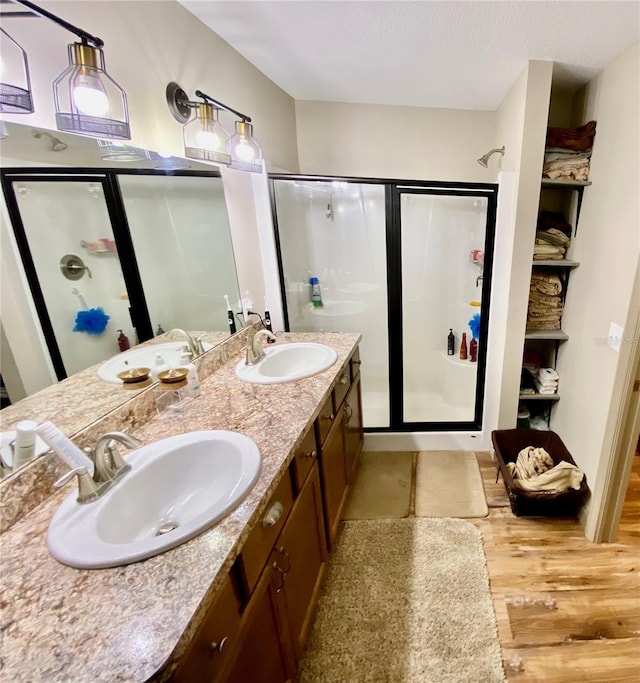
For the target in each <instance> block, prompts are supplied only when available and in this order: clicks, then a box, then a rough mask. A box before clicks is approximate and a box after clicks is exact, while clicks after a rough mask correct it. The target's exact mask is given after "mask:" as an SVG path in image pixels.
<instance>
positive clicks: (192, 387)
mask: <svg viewBox="0 0 640 683" xmlns="http://www.w3.org/2000/svg"><path fill="white" fill-rule="evenodd" d="M178 367H179V368H186V369H187V370H188V371H189V374H188V375H187V390H188V392H187V393H188V394H189V396H197V395H198V394H199V393H200V378H199V377H198V369H197V368H196V366H195V365H194V364H193V363H192V362H191V354H190V353H189V352H188V351H184V352H183V353H181V354H180V365H179V366H178Z"/></svg>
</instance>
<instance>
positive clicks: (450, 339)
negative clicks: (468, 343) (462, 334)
mask: <svg viewBox="0 0 640 683" xmlns="http://www.w3.org/2000/svg"><path fill="white" fill-rule="evenodd" d="M455 348H456V338H455V336H454V334H453V327H450V328H449V334H448V335H447V356H453V354H454V353H455Z"/></svg>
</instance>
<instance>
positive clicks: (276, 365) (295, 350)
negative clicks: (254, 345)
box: [236, 342, 338, 384]
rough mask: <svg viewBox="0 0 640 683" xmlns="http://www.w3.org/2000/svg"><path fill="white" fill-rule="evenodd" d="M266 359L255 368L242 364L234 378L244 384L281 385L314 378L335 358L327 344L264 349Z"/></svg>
mask: <svg viewBox="0 0 640 683" xmlns="http://www.w3.org/2000/svg"><path fill="white" fill-rule="evenodd" d="M265 353H266V358H263V359H262V360H261V361H259V362H258V363H256V364H255V365H246V364H245V362H244V360H241V361H240V362H239V363H238V365H236V375H237V376H238V377H239V378H240V379H241V380H243V381H245V382H253V383H255V384H280V383H282V382H293V381H295V380H298V379H304V378H305V377H311V376H312V375H317V374H318V373H319V372H322V371H323V370H326V369H327V368H330V367H331V366H332V365H333V364H334V363H335V362H336V358H337V357H338V354H337V353H336V352H335V351H334V350H333V349H332V348H331V347H330V346H327V345H326V344H314V343H312V342H295V343H291V344H282V345H281V346H273V347H271V348H266V349H265Z"/></svg>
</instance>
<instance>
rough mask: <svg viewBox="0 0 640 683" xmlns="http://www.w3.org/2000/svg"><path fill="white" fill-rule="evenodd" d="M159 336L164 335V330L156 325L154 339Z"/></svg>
mask: <svg viewBox="0 0 640 683" xmlns="http://www.w3.org/2000/svg"><path fill="white" fill-rule="evenodd" d="M160 334H164V328H163V327H162V325H160V324H159V323H158V329H157V330H156V337H157V336H158V335H160Z"/></svg>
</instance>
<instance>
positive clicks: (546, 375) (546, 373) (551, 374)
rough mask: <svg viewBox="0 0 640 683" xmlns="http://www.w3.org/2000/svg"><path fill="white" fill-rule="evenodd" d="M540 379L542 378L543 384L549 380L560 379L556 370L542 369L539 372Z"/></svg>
mask: <svg viewBox="0 0 640 683" xmlns="http://www.w3.org/2000/svg"><path fill="white" fill-rule="evenodd" d="M538 377H539V378H540V381H541V382H543V383H544V382H546V381H547V380H554V379H555V380H557V379H559V375H558V373H557V372H556V371H555V370H554V368H540V369H539V370H538Z"/></svg>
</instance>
